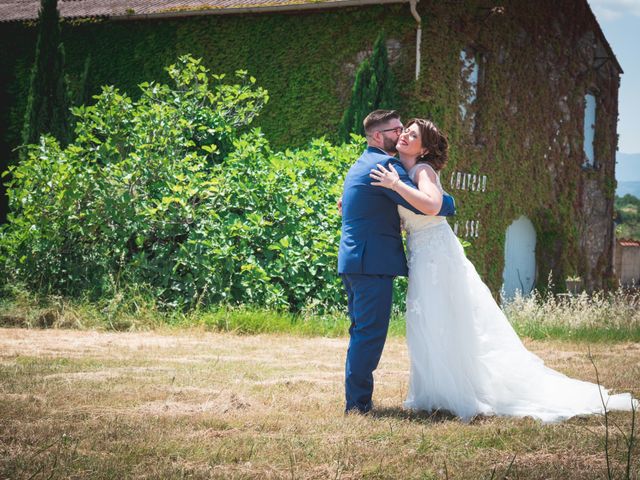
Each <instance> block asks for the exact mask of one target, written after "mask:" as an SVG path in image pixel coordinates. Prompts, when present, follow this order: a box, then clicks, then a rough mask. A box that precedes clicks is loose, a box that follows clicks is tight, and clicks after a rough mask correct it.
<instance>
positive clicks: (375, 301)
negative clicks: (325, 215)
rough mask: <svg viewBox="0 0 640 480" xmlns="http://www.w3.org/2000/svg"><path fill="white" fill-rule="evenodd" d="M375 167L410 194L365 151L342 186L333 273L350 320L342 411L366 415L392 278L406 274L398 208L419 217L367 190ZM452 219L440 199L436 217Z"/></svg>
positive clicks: (450, 208) (450, 207)
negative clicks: (342, 291)
mask: <svg viewBox="0 0 640 480" xmlns="http://www.w3.org/2000/svg"><path fill="white" fill-rule="evenodd" d="M377 164H382V165H384V166H386V167H387V168H388V165H389V164H392V165H393V166H394V168H395V169H396V170H397V172H398V174H399V175H400V181H402V182H405V183H406V184H407V185H409V186H411V187H413V188H415V185H414V184H413V183H412V182H411V180H410V179H409V176H408V175H407V172H406V171H405V169H404V167H403V166H402V163H400V161H399V160H398V159H396V158H394V157H390V156H389V155H387V154H386V153H384V152H383V151H382V150H380V149H378V148H376V147H368V148H367V149H366V150H365V152H364V153H363V154H362V156H361V157H360V158H359V159H358V160H357V161H356V163H354V164H353V165H352V167H351V168H350V169H349V173H347V176H346V178H345V181H344V191H343V196H342V236H341V238H340V248H339V250H338V273H339V274H340V276H341V277H342V281H343V283H344V286H345V289H346V291H347V297H348V305H349V317H350V319H351V327H350V328H349V334H350V341H349V350H348V351H347V361H346V366H345V393H346V410H347V411H350V410H358V411H361V412H367V411H369V410H370V409H371V407H372V403H371V397H372V395H373V371H374V370H375V369H376V367H377V366H378V362H379V361H380V356H381V355H382V349H383V347H384V342H385V340H386V338H387V330H388V328H389V317H390V316H391V303H392V291H393V278H394V277H395V276H398V275H401V276H406V275H407V274H408V269H407V259H406V256H405V253H404V246H403V243H402V235H401V233H400V216H399V215H398V209H397V206H398V205H402V206H404V207H406V208H408V209H410V210H412V211H414V212H416V213H420V212H419V211H417V210H416V209H415V208H413V207H412V206H411V205H409V203H407V202H406V201H405V200H404V199H403V198H402V197H401V196H400V195H399V194H398V193H396V192H394V191H393V190H390V189H388V188H384V187H376V186H373V185H371V178H370V177H369V173H370V171H371V169H373V168H376V165H377ZM454 213H455V206H454V202H453V198H452V197H451V196H449V195H447V194H445V195H444V197H443V202H442V209H441V210H440V212H439V213H438V215H445V216H449V215H453V214H454Z"/></svg>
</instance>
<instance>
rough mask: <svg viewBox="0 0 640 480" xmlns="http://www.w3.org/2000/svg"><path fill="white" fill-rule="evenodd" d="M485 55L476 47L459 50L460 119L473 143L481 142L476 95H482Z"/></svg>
mask: <svg viewBox="0 0 640 480" xmlns="http://www.w3.org/2000/svg"><path fill="white" fill-rule="evenodd" d="M484 63H485V56H484V55H483V54H482V53H481V52H480V51H479V50H478V49H477V48H470V47H469V48H465V49H463V50H461V51H460V68H461V71H460V104H459V111H460V119H461V120H462V122H463V123H464V124H466V127H467V132H468V133H469V135H471V137H473V139H474V143H476V144H482V143H483V142H482V139H481V138H480V129H479V128H478V125H479V123H480V120H481V119H480V116H481V115H480V112H479V110H478V105H477V103H478V97H481V96H482V92H481V89H482V83H483V76H484Z"/></svg>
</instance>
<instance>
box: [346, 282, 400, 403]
mask: <svg viewBox="0 0 640 480" xmlns="http://www.w3.org/2000/svg"><path fill="white" fill-rule="evenodd" d="M341 277H342V282H343V283H344V286H345V289H346V291H347V297H348V302H349V303H348V305H349V318H350V319H351V326H350V327H349V336H350V339H349V349H348V350H347V361H346V365H345V396H346V408H345V410H346V411H347V412H349V411H351V410H357V411H360V412H362V413H366V412H368V411H369V410H371V408H372V406H373V403H372V401H371V398H372V396H373V371H374V370H375V369H376V368H377V367H378V362H379V361H380V357H381V355H382V349H383V348H384V343H385V341H386V339H387V331H388V330H389V317H390V316H391V303H392V299H393V278H394V277H393V276H391V275H366V274H353V273H344V274H342V275H341Z"/></svg>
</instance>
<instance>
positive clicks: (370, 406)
mask: <svg viewBox="0 0 640 480" xmlns="http://www.w3.org/2000/svg"><path fill="white" fill-rule="evenodd" d="M372 409H373V402H369V403H368V404H367V405H365V406H364V407H361V406H359V405H354V406H353V407H350V408H347V409H345V411H344V414H345V415H349V414H351V413H352V414H360V415H366V414H367V413H369V412H370V411H371V410H372Z"/></svg>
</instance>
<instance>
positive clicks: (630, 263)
mask: <svg viewBox="0 0 640 480" xmlns="http://www.w3.org/2000/svg"><path fill="white" fill-rule="evenodd" d="M614 252H615V253H614V270H615V274H616V279H617V280H618V283H619V284H620V285H621V286H623V287H638V285H640V241H637V240H627V239H617V240H616V245H615V248H614Z"/></svg>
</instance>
